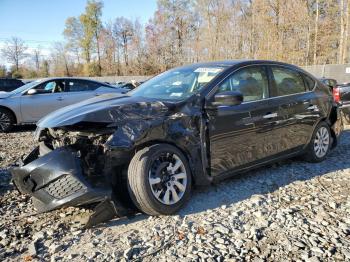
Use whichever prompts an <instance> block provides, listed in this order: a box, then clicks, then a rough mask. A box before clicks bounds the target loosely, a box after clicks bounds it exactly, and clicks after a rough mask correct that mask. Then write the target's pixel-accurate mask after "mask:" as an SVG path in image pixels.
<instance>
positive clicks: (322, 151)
mask: <svg viewBox="0 0 350 262" xmlns="http://www.w3.org/2000/svg"><path fill="white" fill-rule="evenodd" d="M329 142H330V136H329V132H328V129H327V128H326V127H321V128H320V129H318V130H317V132H316V136H315V140H314V152H315V155H316V156H317V157H318V158H322V157H324V156H325V155H326V154H327V152H328V148H329Z"/></svg>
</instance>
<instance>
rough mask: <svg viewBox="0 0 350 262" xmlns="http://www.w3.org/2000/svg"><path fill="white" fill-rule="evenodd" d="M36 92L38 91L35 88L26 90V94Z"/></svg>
mask: <svg viewBox="0 0 350 262" xmlns="http://www.w3.org/2000/svg"><path fill="white" fill-rule="evenodd" d="M37 93H38V91H37V90H36V89H29V90H28V91H27V95H35V94H37Z"/></svg>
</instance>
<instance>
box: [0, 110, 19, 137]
mask: <svg viewBox="0 0 350 262" xmlns="http://www.w3.org/2000/svg"><path fill="white" fill-rule="evenodd" d="M14 123H15V117H14V116H13V114H12V112H11V111H10V110H8V109H5V108H0V132H9V131H10V130H11V129H12V127H13V125H14Z"/></svg>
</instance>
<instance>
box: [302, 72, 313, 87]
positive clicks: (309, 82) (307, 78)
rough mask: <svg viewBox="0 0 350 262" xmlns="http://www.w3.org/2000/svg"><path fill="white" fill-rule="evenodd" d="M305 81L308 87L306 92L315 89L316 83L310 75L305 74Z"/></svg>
mask: <svg viewBox="0 0 350 262" xmlns="http://www.w3.org/2000/svg"><path fill="white" fill-rule="evenodd" d="M303 76H304V79H305V85H306V90H309V91H311V90H313V89H314V87H315V81H314V80H313V79H312V78H311V77H309V76H308V75H305V74H303Z"/></svg>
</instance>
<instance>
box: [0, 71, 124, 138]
mask: <svg viewBox="0 0 350 262" xmlns="http://www.w3.org/2000/svg"><path fill="white" fill-rule="evenodd" d="M127 91H128V89H125V88H118V87H115V86H112V85H109V84H106V83H102V82H98V81H95V80H88V79H82V78H70V77H67V78H45V79H39V80H36V81H33V82H30V83H28V84H26V85H23V86H21V87H19V88H17V89H15V90H13V91H12V92H1V93H0V131H2V132H8V131H10V130H11V129H12V127H13V126H14V125H16V124H30V123H36V122H37V121H38V120H39V119H40V118H42V117H43V116H45V115H47V114H48V113H50V112H52V111H55V110H57V109H59V108H62V107H65V106H68V105H71V104H75V103H77V102H80V101H82V100H85V99H89V98H92V97H95V96H99V95H102V94H107V93H126V92H127Z"/></svg>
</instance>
